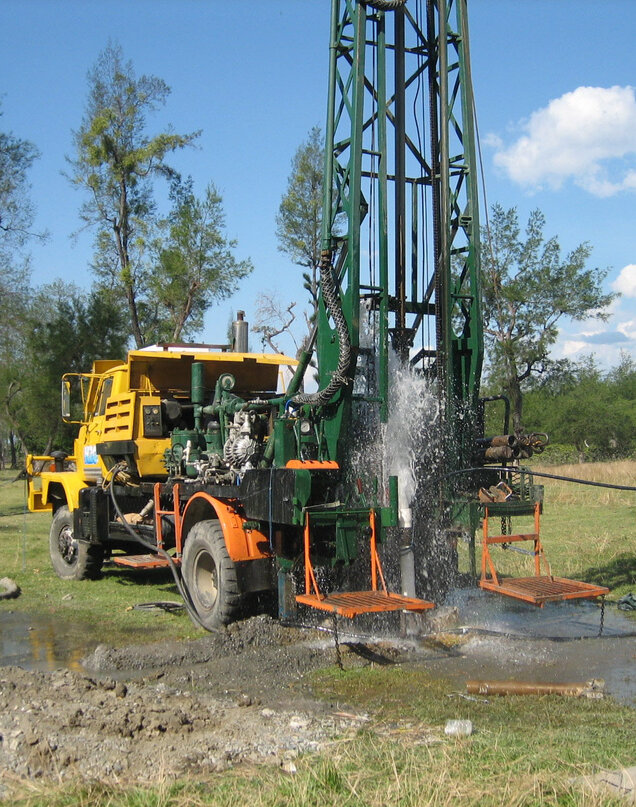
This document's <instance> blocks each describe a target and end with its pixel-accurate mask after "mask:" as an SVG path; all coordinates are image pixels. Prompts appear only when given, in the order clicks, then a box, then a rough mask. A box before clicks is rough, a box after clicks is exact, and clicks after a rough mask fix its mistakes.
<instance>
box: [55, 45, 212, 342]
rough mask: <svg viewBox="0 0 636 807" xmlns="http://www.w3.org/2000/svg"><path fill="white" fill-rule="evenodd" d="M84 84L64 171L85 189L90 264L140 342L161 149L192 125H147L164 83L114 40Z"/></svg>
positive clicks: (177, 142)
mask: <svg viewBox="0 0 636 807" xmlns="http://www.w3.org/2000/svg"><path fill="white" fill-rule="evenodd" d="M88 84H89V93H88V101H87V105H86V112H85V115H84V119H83V120H82V123H81V125H80V128H79V129H78V130H77V131H76V132H74V141H75V156H74V157H73V158H72V159H70V160H69V163H70V166H71V174H70V179H71V181H72V182H73V183H74V184H75V185H76V186H77V187H79V188H81V189H83V190H84V191H85V193H86V197H85V201H84V202H83V204H82V206H81V209H80V216H81V218H82V220H83V221H84V223H85V225H86V226H88V227H94V228H96V241H95V261H94V269H95V271H96V272H97V274H98V277H99V278H100V280H101V282H102V283H103V284H104V285H105V286H106V287H109V288H111V289H112V290H115V291H117V292H118V293H119V294H120V296H121V297H122V299H123V300H125V301H126V305H127V307H128V311H129V319H130V331H131V333H132V336H133V338H134V340H135V343H136V345H137V347H142V346H143V344H144V343H145V341H146V337H145V334H144V323H143V321H142V319H141V317H140V314H139V301H140V300H141V299H143V297H144V294H145V293H146V292H147V289H148V283H147V277H146V273H145V271H144V263H143V259H144V256H145V254H146V249H147V241H148V237H149V232H150V230H151V228H152V226H153V225H154V223H155V222H156V205H155V200H154V185H153V180H154V179H155V178H156V177H158V176H163V177H168V178H172V177H174V176H175V172H174V171H173V169H172V168H170V166H169V165H168V164H167V162H166V158H167V156H168V155H169V154H170V153H171V152H174V151H176V150H178V149H181V148H184V147H185V146H188V145H189V144H191V143H192V142H193V141H194V140H195V138H196V137H197V135H198V133H197V132H193V133H191V134H186V135H179V134H175V133H173V132H170V131H168V132H160V133H159V134H155V135H153V136H150V135H149V134H148V133H147V131H146V129H147V126H146V119H147V117H148V115H149V114H151V113H154V112H156V111H158V110H159V109H160V108H161V107H162V106H164V104H165V103H166V100H167V97H168V95H169V93H170V88H169V87H168V85H167V84H166V83H165V82H164V81H163V80H162V79H160V78H157V77H156V76H146V75H142V76H140V77H137V76H136V75H135V72H134V69H133V66H132V62H130V61H125V60H124V56H123V52H122V49H121V47H120V46H119V45H115V44H109V45H108V46H107V47H106V48H105V49H104V50H103V51H102V53H100V55H99V57H98V59H97V62H96V63H95V65H94V67H93V68H92V69H91V70H90V71H89V74H88Z"/></svg>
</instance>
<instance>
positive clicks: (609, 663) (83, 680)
mask: <svg viewBox="0 0 636 807" xmlns="http://www.w3.org/2000/svg"><path fill="white" fill-rule="evenodd" d="M3 617H9V618H8V619H6V618H3V620H2V630H1V632H0V646H1V649H2V654H3V655H2V662H1V663H2V664H3V665H4V666H3V667H0V735H1V738H2V739H1V741H0V769H3V770H5V771H9V772H10V773H11V774H12V775H18V776H25V777H34V776H35V777H37V776H42V777H48V776H53V777H55V778H61V779H64V778H66V777H70V778H78V777H85V778H88V779H95V778H97V779H105V778H108V777H117V778H121V779H122V780H125V781H139V782H150V781H156V780H159V779H163V778H165V777H166V776H177V775H181V774H183V773H185V772H187V771H188V770H190V769H192V770H194V769H196V770H197V771H198V772H205V771H209V770H221V769H223V768H226V767H228V766H230V765H234V764H237V763H240V762H258V763H269V764H273V765H277V766H282V767H283V768H286V769H293V765H294V762H293V760H294V758H295V757H296V756H297V755H298V754H299V753H301V752H305V751H310V750H318V749H320V748H324V747H326V745H327V744H328V743H329V742H330V741H331V740H332V739H333V738H335V737H342V736H343V735H346V734H347V732H355V731H356V730H357V728H358V727H359V725H360V724H361V723H362V722H364V721H365V720H366V719H367V716H366V715H364V714H358V713H357V712H356V711H355V710H351V709H348V708H347V707H346V705H344V704H331V703H326V702H324V701H320V700H318V699H316V698H315V697H314V694H313V692H312V689H311V685H310V677H311V673H313V672H314V671H315V670H317V669H319V668H322V667H325V666H329V665H332V664H334V663H335V661H336V655H335V650H334V641H333V636H332V634H331V633H330V632H329V627H330V625H331V623H330V621H329V620H328V621H327V622H326V623H325V624H324V625H319V624H316V625H314V628H313V629H311V630H309V629H305V628H299V627H286V626H283V625H281V624H280V623H279V622H277V621H275V620H273V619H271V618H270V617H267V616H259V617H254V618H252V619H249V620H245V621H243V622H239V623H236V624H234V625H232V626H230V627H229V628H228V629H227V630H226V631H223V632H220V633H216V634H210V635H209V636H205V637H203V638H201V639H198V640H194V641H183V642H178V641H175V642H163V643H160V644H155V645H137V646H133V647H130V646H129V647H124V648H110V647H106V646H103V645H100V646H97V647H95V648H86V647H83V646H82V645H81V641H80V639H79V636H76V637H75V646H73V645H74V641H73V638H72V637H70V638H69V636H68V634H67V635H66V636H65V638H64V641H61V640H60V641H57V642H56V641H55V636H53V639H52V638H51V634H50V632H51V631H53V633H54V634H55V630H56V628H55V626H51V625H43V624H39V623H35V622H33V624H26V623H27V622H29V620H28V619H25V618H24V617H23V615H20V616H19V617H18V616H17V615H16V617H15V624H13V625H12V624H11V618H10V614H9V613H8V611H6V612H5V613H4V614H3ZM20 620H21V621H20ZM599 620H600V609H599V608H598V606H596V605H594V604H590V603H580V604H573V603H562V604H559V605H554V606H546V608H544V609H540V610H539V609H534V608H532V607H531V606H526V605H523V604H515V603H514V602H511V601H509V600H504V599H503V598H499V597H497V596H496V595H489V594H486V593H484V592H480V591H478V590H475V589H469V590H463V591H459V592H454V593H453V594H452V595H451V597H450V598H449V600H448V603H447V605H446V606H445V607H444V608H442V609H437V612H436V613H435V614H433V615H431V616H430V619H429V622H428V624H427V625H424V626H422V625H417V624H412V623H411V624H408V623H407V624H404V623H402V624H401V625H400V622H399V620H397V619H396V620H394V621H393V622H392V623H388V622H386V621H384V622H377V621H375V622H374V621H367V622H366V623H365V621H364V620H362V621H361V622H357V623H356V624H355V627H354V628H353V631H351V630H350V631H349V632H347V630H346V629H345V623H341V624H340V635H339V639H340V642H341V645H342V649H343V653H342V662H343V665H344V666H345V668H347V667H353V666H360V665H368V664H401V665H403V666H408V667H411V666H417V667H422V668H424V669H426V670H427V672H429V673H431V674H432V675H434V676H439V677H440V678H446V679H450V680H452V681H453V682H456V684H457V689H458V691H463V690H464V688H465V683H466V680H467V679H470V678H491V679H496V680H501V679H510V678H513V679H516V680H520V681H535V682H563V683H564V682H571V681H587V680H589V679H591V678H598V679H604V680H605V682H606V691H607V692H608V693H609V694H611V695H613V696H614V697H616V698H617V699H619V700H621V701H623V702H625V703H628V704H630V705H636V672H635V671H633V670H634V668H636V664H635V659H636V636H635V634H636V622H635V621H634V620H631V619H628V618H626V617H625V616H624V615H622V614H621V613H620V612H618V611H616V610H615V609H614V608H612V609H609V608H608V609H607V612H606V615H605V625H604V631H603V637H602V638H598V632H599ZM347 624H348V625H350V624H351V623H347ZM29 628H30V630H29ZM422 628H424V629H425V630H427V631H428V633H427V634H426V635H422V634H421V630H422ZM47 631H48V632H49V633H48V634H47V633H46V632H47ZM405 631H406V635H405ZM409 632H410V634H409ZM401 633H402V635H400V634H401ZM47 637H48V638H47ZM449 637H453V641H448V638H449ZM44 638H47V641H46V642H44V641H43V639H44ZM42 647H46V648H49V649H48V650H47V651H45V652H44V654H43V651H42V649H41V648H42ZM80 650H81V652H82V658H81V660H80V658H79V657H78V654H79V652H80ZM56 667H57V668H61V669H55V668H56Z"/></svg>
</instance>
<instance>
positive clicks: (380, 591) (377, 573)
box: [296, 509, 435, 619]
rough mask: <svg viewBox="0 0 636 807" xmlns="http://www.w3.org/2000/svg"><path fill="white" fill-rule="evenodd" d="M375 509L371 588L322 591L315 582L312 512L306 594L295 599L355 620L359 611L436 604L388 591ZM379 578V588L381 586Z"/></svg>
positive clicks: (415, 608)
mask: <svg viewBox="0 0 636 807" xmlns="http://www.w3.org/2000/svg"><path fill="white" fill-rule="evenodd" d="M375 522H376V515H375V510H373V509H372V510H370V511H369V527H370V530H369V532H370V539H369V541H370V550H371V553H370V554H371V590H370V591H347V592H334V593H330V594H321V593H320V590H319V588H318V583H317V582H316V576H315V574H314V570H313V566H312V564H311V556H310V524H309V512H307V513H306V514H305V532H304V540H305V593H304V594H298V595H297V596H296V602H299V603H302V604H303V605H309V606H310V607H311V608H318V609H320V610H321V611H330V612H331V613H334V614H339V615H340V616H344V617H347V618H349V619H353V617H355V616H359V615H360V614H373V613H382V612H387V611H426V610H428V609H429V608H434V607H435V604H434V603H432V602H429V601H428V600H420V599H417V598H415V597H405V596H403V595H402V594H394V593H392V592H389V591H387V587H386V582H385V580H384V574H383V572H382V565H381V563H380V556H379V555H378V550H377V542H376V523H375ZM378 581H379V582H380V588H378Z"/></svg>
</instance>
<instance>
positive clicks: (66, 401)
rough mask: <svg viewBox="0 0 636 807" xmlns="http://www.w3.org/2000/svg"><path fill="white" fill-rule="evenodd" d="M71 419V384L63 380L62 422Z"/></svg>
mask: <svg viewBox="0 0 636 807" xmlns="http://www.w3.org/2000/svg"><path fill="white" fill-rule="evenodd" d="M70 417H71V382H70V381H67V380H66V379H62V420H68V419H69V418H70Z"/></svg>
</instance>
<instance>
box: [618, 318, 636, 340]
mask: <svg viewBox="0 0 636 807" xmlns="http://www.w3.org/2000/svg"><path fill="white" fill-rule="evenodd" d="M616 330H617V331H619V332H620V333H622V334H623V335H624V336H626V337H627V338H628V339H632V340H636V319H629V320H627V321H626V322H619V323H618V325H617V326H616Z"/></svg>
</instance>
